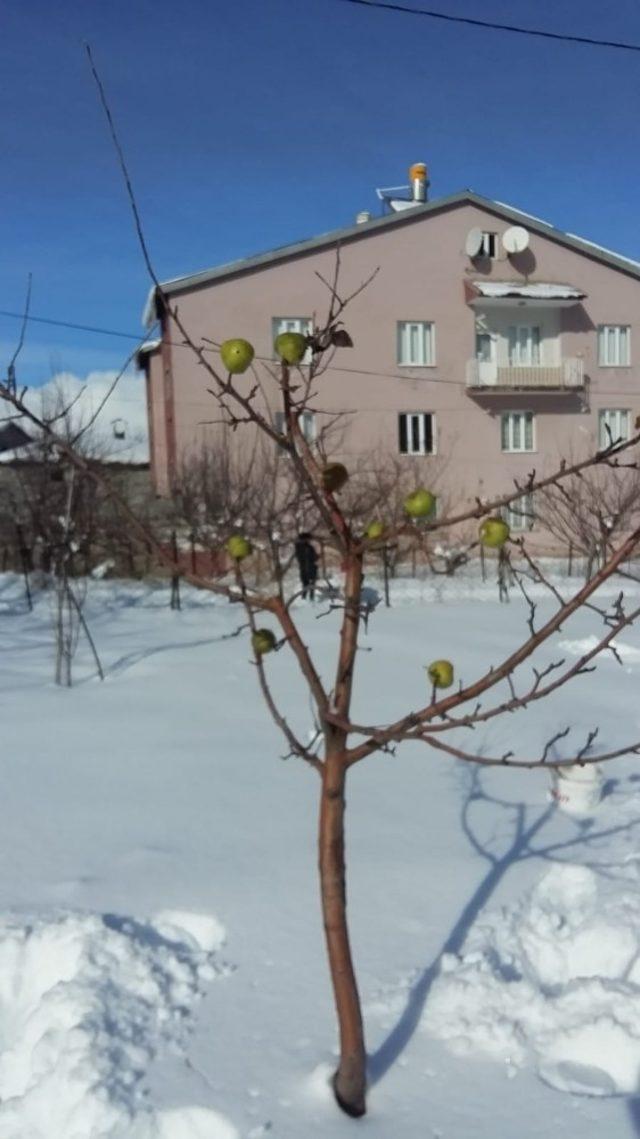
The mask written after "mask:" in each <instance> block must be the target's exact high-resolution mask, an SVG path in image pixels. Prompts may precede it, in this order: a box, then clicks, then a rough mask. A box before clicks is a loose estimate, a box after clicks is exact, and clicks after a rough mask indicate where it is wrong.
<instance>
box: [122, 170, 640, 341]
mask: <svg viewBox="0 0 640 1139" xmlns="http://www.w3.org/2000/svg"><path fill="white" fill-rule="evenodd" d="M462 205H474V206H478V207H479V208H480V209H482V210H487V211H489V212H491V213H493V214H497V215H499V216H502V217H503V218H505V220H506V221H509V222H512V223H514V222H515V223H516V224H523V223H524V224H527V223H530V224H531V227H532V229H534V230H537V232H538V233H541V234H543V235H544V236H547V237H549V238H551V239H552V240H553V241H557V242H560V243H561V244H563V245H566V246H568V247H569V248H572V249H576V250H578V252H581V253H586V254H587V255H588V254H589V252H590V251H592V256H593V257H595V258H597V259H598V260H599V261H603V262H604V263H605V264H607V265H609V266H611V267H612V268H614V269H619V270H622V271H623V272H627V273H630V274H631V275H632V276H634V277H640V262H639V261H633V260H632V259H631V258H629V257H623V256H622V255H621V254H619V253H615V252H613V251H612V250H610V249H606V248H605V247H604V246H602V245H597V244H596V242H594V241H587V240H585V238H584V237H577V236H576V235H575V234H571V233H565V232H564V231H563V230H561V229H558V228H557V227H556V226H554V225H552V224H551V223H550V222H547V221H545V220H544V219H542V218H538V217H536V215H535V214H529V213H527V212H526V211H525V210H521V209H519V208H518V207H517V206H510V205H508V204H507V203H506V202H499V201H497V200H496V199H494V198H486V197H484V196H483V195H481V194H478V193H476V191H475V190H470V189H467V190H462V191H459V192H458V193H455V194H449V195H448V196H446V197H444V198H432V199H431V200H430V201H428V202H423V203H421V204H420V205H415V206H414V208H413V209H411V210H402V211H401V212H400V213H389V214H384V215H383V216H382V217H378V218H372V219H371V221H369V222H367V224H366V226H363V225H358V224H352V225H349V226H347V227H346V228H343V229H336V230H333V231H332V232H330V233H324V234H320V235H318V236H317V237H312V238H310V239H308V240H305V241H297V242H294V243H292V244H291V243H290V244H287V245H283V246H278V247H277V248H275V249H270V250H268V251H267V252H265V253H258V254H256V255H254V256H252V257H245V258H241V259H239V260H237V261H230V262H228V263H227V264H225V265H218V266H215V267H214V268H212V269H205V270H201V271H200V272H197V273H191V274H187V275H185V276H181V277H173V278H172V279H171V280H165V281H163V282H162V284H161V288H162V290H163V292H164V293H165V295H166V296H172V295H175V294H178V293H182V292H188V291H189V290H191V289H196V288H200V287H202V286H203V285H207V284H212V283H214V282H217V281H220V280H224V279H225V278H226V277H230V276H232V275H233V274H235V273H243V272H247V271H250V270H253V269H262V268H267V267H268V266H270V265H272V264H275V263H277V262H279V261H284V260H286V259H287V258H289V257H297V256H300V255H306V254H307V253H311V252H312V251H314V250H317V249H323V248H326V247H327V246H329V245H336V244H338V243H340V242H343V243H345V242H347V241H359V240H362V238H363V237H367V238H368V237H371V236H373V235H374V234H375V233H377V232H378V231H379V230H384V229H389V228H391V227H393V226H396V225H409V224H413V223H414V222H416V221H419V220H420V219H421V218H423V217H426V216H428V215H429V214H437V213H440V212H441V211H443V210H447V209H452V208H457V207H458V206H462ZM156 292H157V290H156V288H155V287H153V288H152V289H151V290H150V292H149V296H148V298H147V303H146V305H145V309H144V313H143V323H144V324H145V326H146V327H147V328H150V327H151V325H152V324H153V322H154V320H155V315H156V314H155V307H154V298H155V295H156ZM565 299H566V298H565Z"/></svg>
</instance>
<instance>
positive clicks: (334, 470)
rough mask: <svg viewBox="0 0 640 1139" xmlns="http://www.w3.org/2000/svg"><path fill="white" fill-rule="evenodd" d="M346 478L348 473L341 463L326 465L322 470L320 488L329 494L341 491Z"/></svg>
mask: <svg viewBox="0 0 640 1139" xmlns="http://www.w3.org/2000/svg"><path fill="white" fill-rule="evenodd" d="M348 478H349V472H348V470H347V468H346V467H345V466H343V464H342V463H327V465H326V467H323V468H322V486H323V487H324V489H325V490H328V491H330V492H331V494H334V493H335V491H337V490H342V487H343V486H344V485H345V483H346V482H347V481H348Z"/></svg>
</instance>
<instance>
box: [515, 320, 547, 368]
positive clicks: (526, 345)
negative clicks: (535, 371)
mask: <svg viewBox="0 0 640 1139" xmlns="http://www.w3.org/2000/svg"><path fill="white" fill-rule="evenodd" d="M539 363H540V327H539V325H537V324H512V325H510V326H509V364H510V366H511V367H512V368H522V367H531V366H536V365H537V364H539Z"/></svg>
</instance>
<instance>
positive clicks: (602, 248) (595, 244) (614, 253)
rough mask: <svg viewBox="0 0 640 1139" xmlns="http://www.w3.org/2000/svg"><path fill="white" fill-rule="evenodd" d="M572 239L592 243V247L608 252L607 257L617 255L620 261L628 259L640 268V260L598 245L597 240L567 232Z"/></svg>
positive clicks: (584, 243)
mask: <svg viewBox="0 0 640 1139" xmlns="http://www.w3.org/2000/svg"><path fill="white" fill-rule="evenodd" d="M566 236H567V237H570V238H571V240H572V241H579V242H581V244H582V245H590V246H591V248H592V249H597V250H598V252H599V253H606V255H607V257H617V259H618V261H626V262H627V264H628V265H633V266H634V268H635V269H640V261H634V260H633V258H632V257H625V256H624V254H622V253H616V252H614V250H613V249H607V247H606V245H598V243H597V241H588V240H587V238H586V237H579V236H578V234H577V233H567V235H566Z"/></svg>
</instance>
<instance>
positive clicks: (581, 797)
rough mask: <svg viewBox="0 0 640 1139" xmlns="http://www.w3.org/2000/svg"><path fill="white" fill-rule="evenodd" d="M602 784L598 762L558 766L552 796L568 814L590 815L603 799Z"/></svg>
mask: <svg viewBox="0 0 640 1139" xmlns="http://www.w3.org/2000/svg"><path fill="white" fill-rule="evenodd" d="M602 784H603V779H602V772H601V771H600V768H599V767H598V765H597V764H595V763H587V764H584V765H581V764H579V763H574V764H571V765H567V766H566V767H560V768H556V771H555V773H554V779H553V787H552V789H551V798H552V799H555V801H556V803H557V804H558V806H559V808H560V810H561V811H566V813H567V814H568V815H590V814H592V813H593V811H595V810H596V808H597V806H598V804H599V803H600V800H601V799H602Z"/></svg>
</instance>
